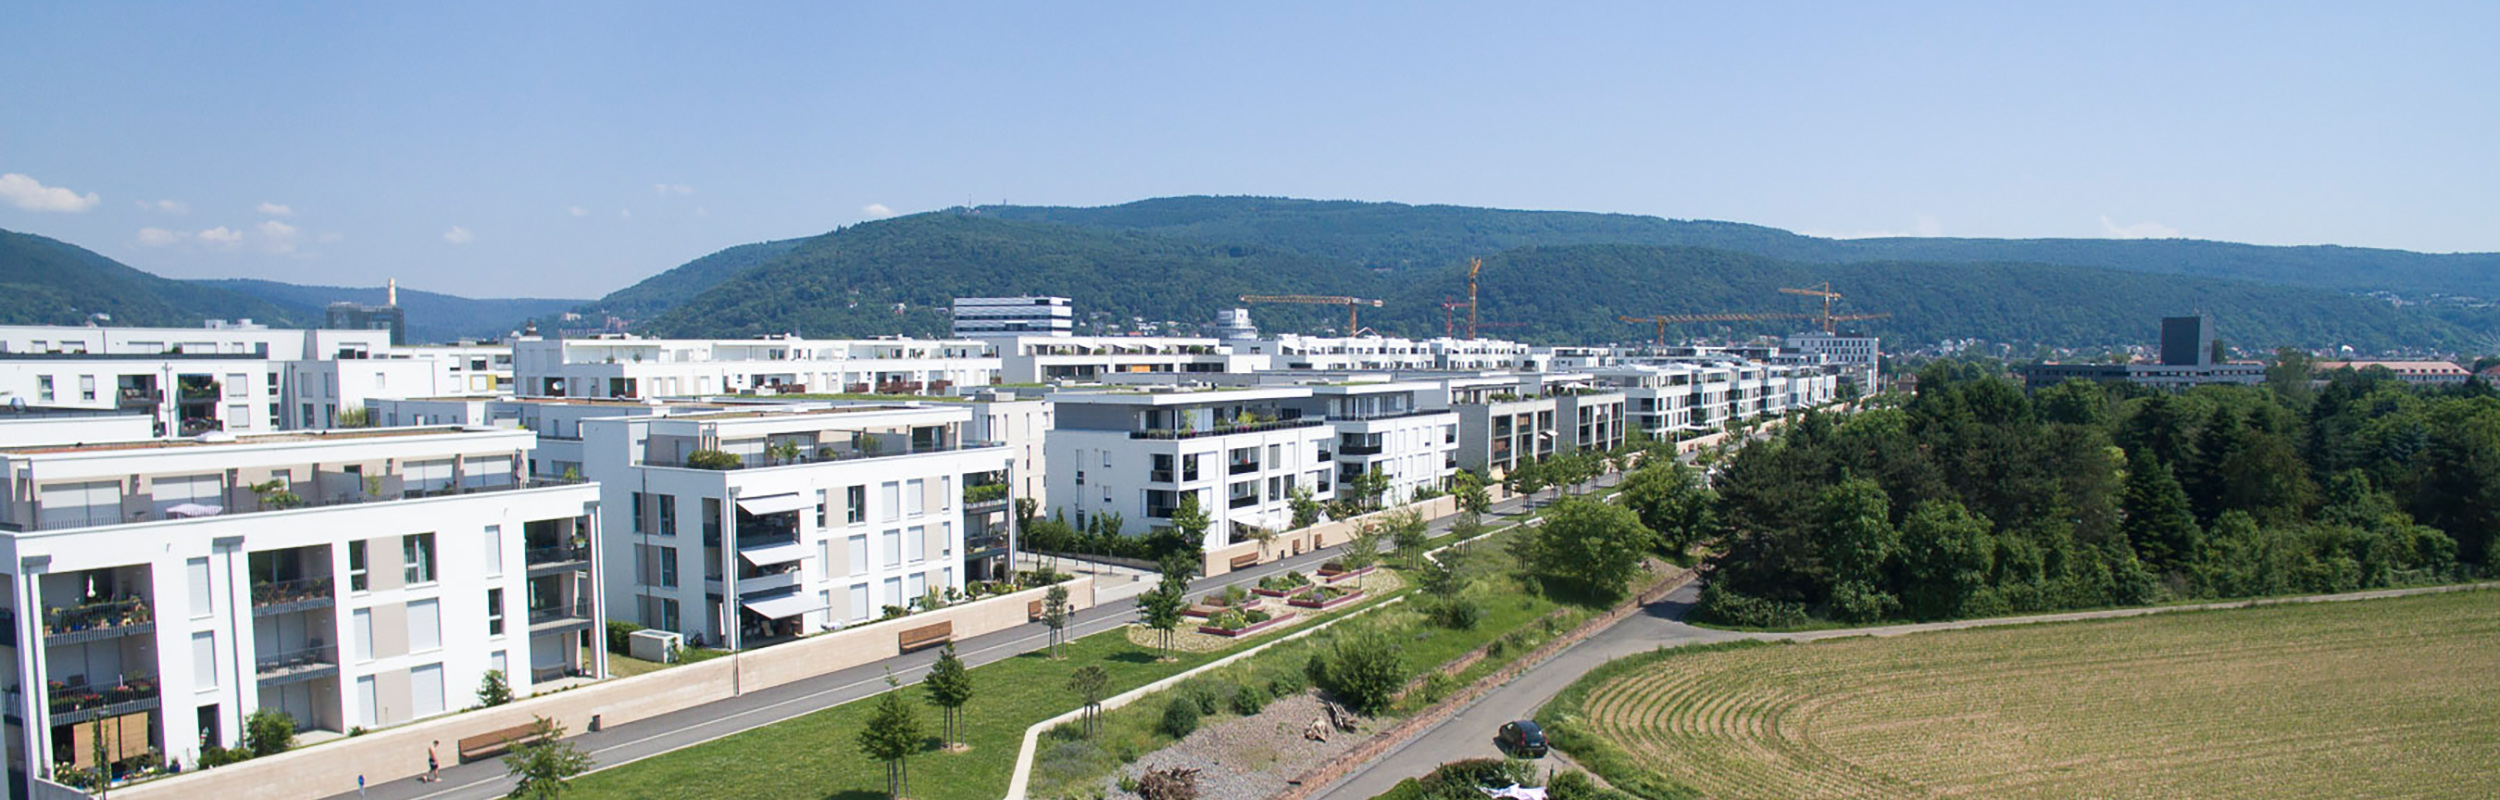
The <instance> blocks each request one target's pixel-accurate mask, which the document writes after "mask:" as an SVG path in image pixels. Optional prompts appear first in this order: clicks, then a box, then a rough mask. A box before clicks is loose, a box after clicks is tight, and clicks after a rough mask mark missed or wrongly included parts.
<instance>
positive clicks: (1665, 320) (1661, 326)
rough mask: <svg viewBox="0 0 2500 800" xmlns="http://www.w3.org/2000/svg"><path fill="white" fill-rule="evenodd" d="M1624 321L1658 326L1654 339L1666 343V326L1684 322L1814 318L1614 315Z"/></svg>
mask: <svg viewBox="0 0 2500 800" xmlns="http://www.w3.org/2000/svg"><path fill="white" fill-rule="evenodd" d="M1616 319H1620V320H1623V321H1625V322H1634V323H1638V322H1646V323H1649V324H1652V325H1656V326H1658V334H1657V339H1656V341H1657V342H1658V345H1659V346H1661V347H1664V346H1666V344H1667V326H1668V325H1675V324H1681V323H1686V322H1750V321H1753V320H1760V319H1815V316H1814V315H1813V314H1662V315H1659V316H1655V317H1616Z"/></svg>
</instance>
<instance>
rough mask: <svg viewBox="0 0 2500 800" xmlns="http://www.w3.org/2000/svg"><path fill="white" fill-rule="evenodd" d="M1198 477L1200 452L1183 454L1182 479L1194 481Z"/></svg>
mask: <svg viewBox="0 0 2500 800" xmlns="http://www.w3.org/2000/svg"><path fill="white" fill-rule="evenodd" d="M1197 479H1198V454H1196V453H1191V454H1189V455H1185V456H1181V480H1183V481H1194V480H1197Z"/></svg>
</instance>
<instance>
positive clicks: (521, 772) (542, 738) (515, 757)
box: [503, 717, 591, 800]
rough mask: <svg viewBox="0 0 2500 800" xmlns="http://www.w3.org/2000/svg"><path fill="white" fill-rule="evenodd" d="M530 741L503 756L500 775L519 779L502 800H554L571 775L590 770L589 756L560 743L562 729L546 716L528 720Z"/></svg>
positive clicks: (571, 782) (569, 780)
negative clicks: (503, 774)
mask: <svg viewBox="0 0 2500 800" xmlns="http://www.w3.org/2000/svg"><path fill="white" fill-rule="evenodd" d="M530 734H531V741H530V743H529V744H524V745H521V746H519V747H515V748H512V752H509V753H505V754H504V757H503V769H504V773H505V774H507V775H510V776H512V777H514V778H517V779H519V782H518V783H516V784H513V786H512V791H511V792H510V793H508V794H505V795H504V796H505V797H508V798H512V800H556V798H557V797H560V796H562V795H563V794H564V790H565V789H567V788H570V787H571V786H572V785H573V776H576V775H580V774H582V773H584V772H589V771H590V764H591V761H590V754H588V753H584V752H582V750H581V748H579V747H575V746H574V745H573V743H572V742H568V741H564V726H562V725H558V724H556V723H555V720H551V719H548V718H546V717H532V718H531V721H530Z"/></svg>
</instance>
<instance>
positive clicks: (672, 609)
mask: <svg viewBox="0 0 2500 800" xmlns="http://www.w3.org/2000/svg"><path fill="white" fill-rule="evenodd" d="M660 628H661V629H662V630H672V631H673V630H677V601H676V600H674V599H666V600H661V601H660Z"/></svg>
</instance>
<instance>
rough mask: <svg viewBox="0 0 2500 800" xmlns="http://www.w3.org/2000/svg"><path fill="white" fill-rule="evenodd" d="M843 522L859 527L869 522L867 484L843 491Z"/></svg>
mask: <svg viewBox="0 0 2500 800" xmlns="http://www.w3.org/2000/svg"><path fill="white" fill-rule="evenodd" d="M842 510H843V513H844V519H843V521H844V522H846V523H849V524H852V525H857V524H859V523H862V522H867V521H868V487H867V485H865V484H862V485H859V486H853V487H851V488H849V489H846V490H843V497H842Z"/></svg>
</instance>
